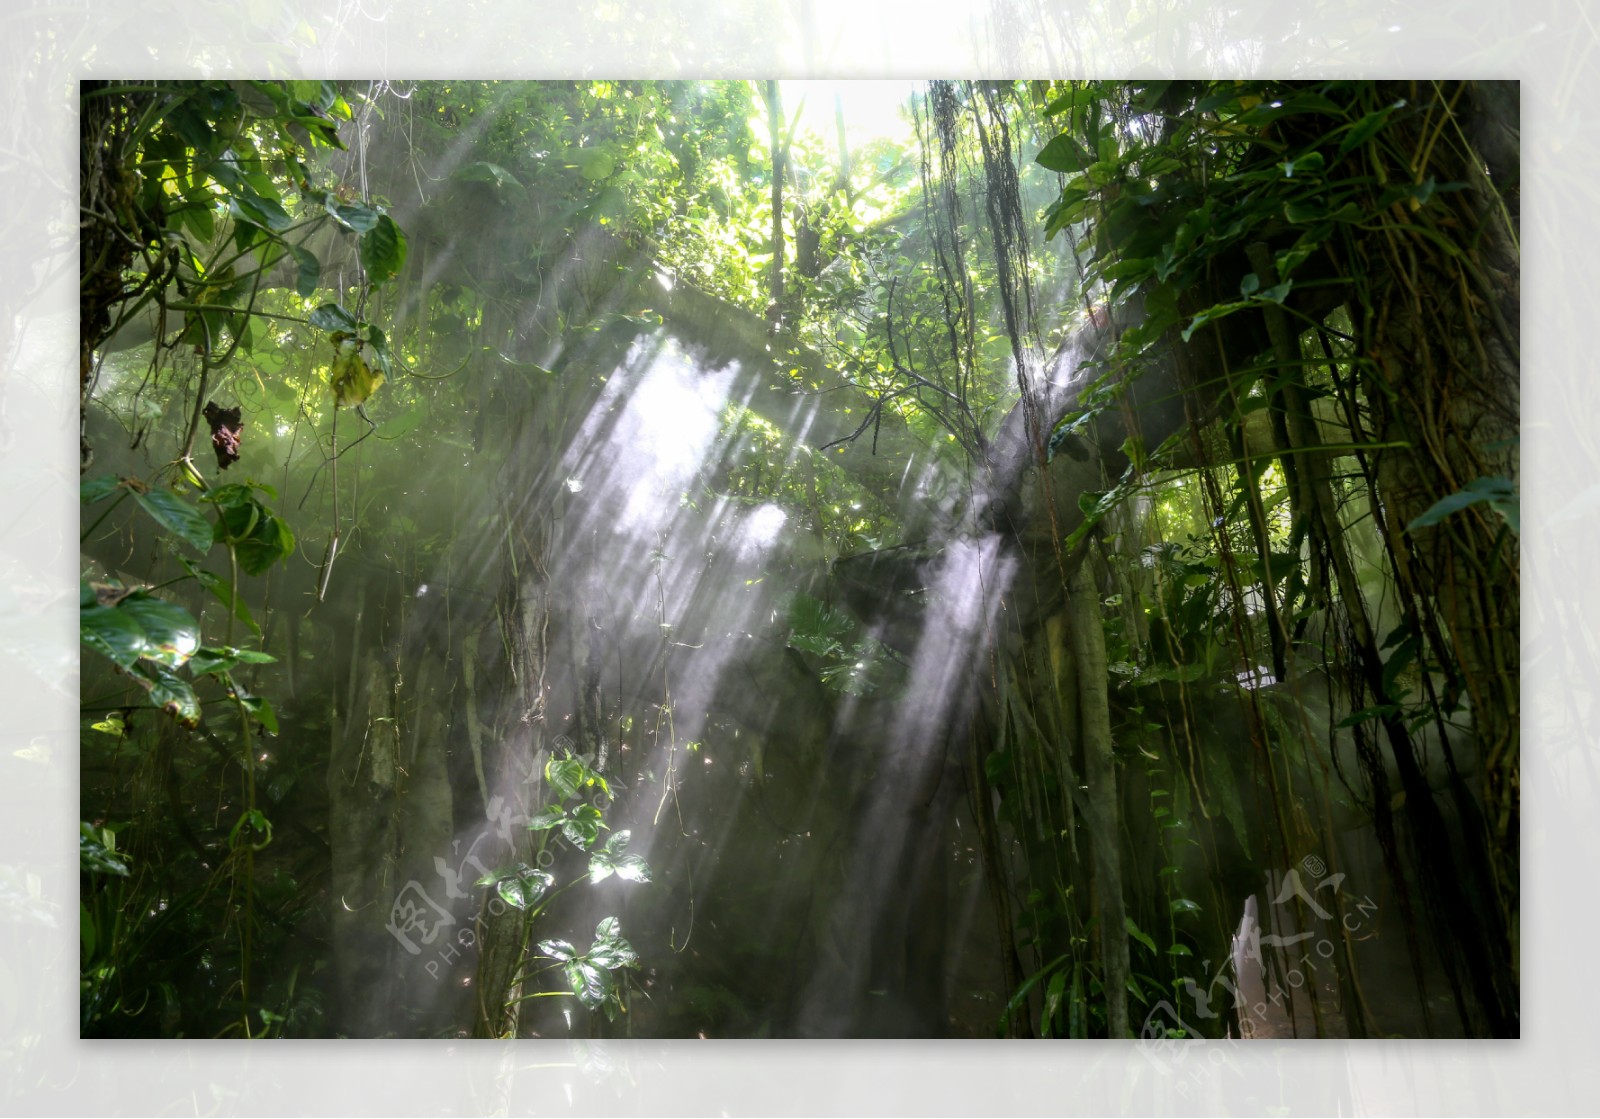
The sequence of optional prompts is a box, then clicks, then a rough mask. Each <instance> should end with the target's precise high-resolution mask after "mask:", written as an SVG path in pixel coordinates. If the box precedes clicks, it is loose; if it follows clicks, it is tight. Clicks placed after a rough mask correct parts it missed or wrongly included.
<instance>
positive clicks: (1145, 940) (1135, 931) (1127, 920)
mask: <svg viewBox="0 0 1600 1119" xmlns="http://www.w3.org/2000/svg"><path fill="white" fill-rule="evenodd" d="M1122 924H1123V927H1124V928H1126V929H1127V930H1128V935H1129V936H1131V937H1133V939H1135V940H1137V941H1138V942H1139V943H1140V944H1143V945H1144V946H1145V947H1146V948H1148V949H1150V951H1152V952H1154V951H1155V950H1156V942H1155V941H1154V940H1152V939H1151V938H1150V936H1149V934H1147V933H1145V932H1142V931H1141V930H1140V928H1139V926H1138V925H1136V924H1134V923H1133V918H1132V917H1123V918H1122Z"/></svg>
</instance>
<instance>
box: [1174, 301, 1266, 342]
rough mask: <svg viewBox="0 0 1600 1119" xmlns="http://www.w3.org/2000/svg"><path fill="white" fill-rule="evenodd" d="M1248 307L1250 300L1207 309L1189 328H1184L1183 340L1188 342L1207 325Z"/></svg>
mask: <svg viewBox="0 0 1600 1119" xmlns="http://www.w3.org/2000/svg"><path fill="white" fill-rule="evenodd" d="M1248 306H1250V303H1249V301H1248V300H1246V301H1242V302H1238V303H1218V304H1217V305H1216V306H1215V307H1208V308H1206V309H1205V310H1204V311H1201V312H1200V313H1199V314H1198V315H1196V316H1195V317H1194V319H1193V321H1191V322H1190V323H1189V325H1188V326H1186V327H1184V328H1183V340H1184V341H1185V342H1187V341H1188V340H1189V337H1190V336H1191V335H1192V334H1194V332H1195V331H1197V330H1199V329H1200V328H1201V327H1202V326H1204V325H1206V324H1207V323H1212V322H1216V321H1217V320H1218V319H1221V318H1226V317H1227V316H1228V315H1231V314H1233V313H1234V312H1235V311H1238V310H1241V309H1242V308H1245V307H1248Z"/></svg>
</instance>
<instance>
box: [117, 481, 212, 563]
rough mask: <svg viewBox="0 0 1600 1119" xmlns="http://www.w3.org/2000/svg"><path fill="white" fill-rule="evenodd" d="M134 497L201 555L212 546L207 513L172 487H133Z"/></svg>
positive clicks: (144, 508) (163, 526) (148, 511)
mask: <svg viewBox="0 0 1600 1119" xmlns="http://www.w3.org/2000/svg"><path fill="white" fill-rule="evenodd" d="M133 499H134V500H135V501H137V502H138V503H139V506H140V508H142V509H143V510H144V511H145V512H146V513H149V514H150V516H152V517H154V518H155V521H156V523H157V524H159V525H160V526H161V527H162V528H164V529H166V530H167V531H169V532H171V533H172V534H173V535H175V536H176V537H178V539H180V540H182V541H183V542H184V543H185V544H187V545H189V547H191V548H193V549H194V550H195V551H197V552H199V553H200V554H201V555H205V554H206V553H207V552H209V551H210V550H211V543H212V530H211V522H210V521H208V520H206V518H205V514H204V513H202V512H200V510H198V509H196V508H195V507H194V506H193V505H190V504H189V503H188V502H187V501H185V500H184V499H183V498H181V497H179V496H178V495H177V494H175V493H173V492H172V491H171V490H164V489H158V490H151V491H149V492H148V493H140V492H139V491H138V490H134V491H133Z"/></svg>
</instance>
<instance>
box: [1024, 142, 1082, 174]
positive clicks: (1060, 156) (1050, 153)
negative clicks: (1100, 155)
mask: <svg viewBox="0 0 1600 1119" xmlns="http://www.w3.org/2000/svg"><path fill="white" fill-rule="evenodd" d="M1034 162H1035V163H1037V164H1039V166H1041V167H1044V168H1046V169H1047V170H1050V171H1059V172H1061V173H1063V174H1071V173H1073V172H1076V171H1082V170H1083V169H1084V168H1085V167H1088V166H1089V165H1090V164H1091V163H1094V162H1095V160H1094V157H1093V156H1091V155H1090V154H1089V152H1088V151H1087V150H1086V149H1085V148H1084V146H1083V145H1082V144H1081V143H1079V142H1078V139H1077V137H1075V136H1073V135H1071V134H1070V133H1067V132H1063V133H1061V135H1059V136H1057V137H1056V138H1055V139H1054V140H1051V141H1050V142H1049V143H1048V144H1046V145H1045V146H1044V148H1043V149H1041V150H1040V152H1039V154H1038V155H1036V156H1034Z"/></svg>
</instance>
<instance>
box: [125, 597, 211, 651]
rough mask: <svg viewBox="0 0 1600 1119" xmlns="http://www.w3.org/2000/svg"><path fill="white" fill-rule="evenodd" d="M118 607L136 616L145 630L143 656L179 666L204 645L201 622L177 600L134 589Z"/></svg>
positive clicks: (133, 616)
mask: <svg viewBox="0 0 1600 1119" xmlns="http://www.w3.org/2000/svg"><path fill="white" fill-rule="evenodd" d="M116 610H117V612H118V613H121V614H124V615H126V616H127V617H130V618H132V619H133V620H134V621H135V622H136V623H137V624H138V625H139V627H140V629H142V630H143V631H144V635H145V649H144V651H143V653H142V654H141V655H142V656H144V657H146V658H147V659H149V660H153V661H158V662H159V663H161V664H164V665H166V666H168V667H170V668H177V667H178V666H179V665H181V664H183V662H184V661H186V660H188V659H189V657H190V656H191V655H192V654H193V653H194V651H195V650H196V649H198V648H199V647H200V623H199V622H197V621H195V620H194V615H193V614H191V613H189V611H187V610H185V609H184V608H183V607H181V606H179V605H177V604H176V603H172V602H167V601H166V600H164V599H160V598H157V597H155V596H154V595H152V594H150V593H149V592H148V591H134V592H133V593H132V594H130V595H128V596H127V597H126V598H124V599H123V600H122V601H121V602H119V603H117V605H116Z"/></svg>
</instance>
